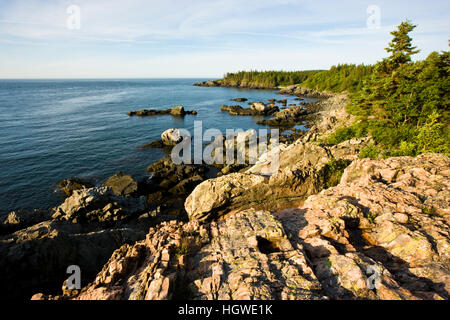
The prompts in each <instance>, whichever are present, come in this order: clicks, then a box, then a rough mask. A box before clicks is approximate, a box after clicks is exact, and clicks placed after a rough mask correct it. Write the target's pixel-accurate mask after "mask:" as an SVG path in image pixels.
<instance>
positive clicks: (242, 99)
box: [231, 98, 248, 102]
mask: <svg viewBox="0 0 450 320" xmlns="http://www.w3.org/2000/svg"><path fill="white" fill-rule="evenodd" d="M231 101H236V102H246V101H248V99H247V98H236V99H231Z"/></svg>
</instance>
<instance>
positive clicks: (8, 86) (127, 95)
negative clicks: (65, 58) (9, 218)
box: [0, 79, 308, 216]
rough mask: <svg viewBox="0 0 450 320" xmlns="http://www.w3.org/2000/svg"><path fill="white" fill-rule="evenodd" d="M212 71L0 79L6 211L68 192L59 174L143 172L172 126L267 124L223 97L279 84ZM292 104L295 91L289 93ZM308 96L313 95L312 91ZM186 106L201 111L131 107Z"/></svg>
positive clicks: (253, 96) (1, 191) (49, 203)
mask: <svg viewBox="0 0 450 320" xmlns="http://www.w3.org/2000/svg"><path fill="white" fill-rule="evenodd" d="M204 80H208V79H139V80H129V79H127V80H121V79H116V80H0V134H1V137H2V139H1V141H0V163H1V170H0V215H2V216H4V215H5V214H7V213H8V212H10V211H12V210H18V209H23V210H26V209H35V208H39V209H47V208H51V207H54V206H56V205H59V204H60V203H61V202H62V201H63V200H64V198H63V195H62V194H61V192H59V191H58V188H57V182H58V181H60V180H61V179H65V178H69V177H84V178H92V179H95V180H96V181H98V183H102V182H103V181H104V180H106V179H107V178H108V177H110V176H111V175H113V174H115V173H116V172H118V171H123V172H126V173H128V174H130V175H132V176H133V177H134V178H136V179H140V178H142V177H144V176H145V175H146V172H145V169H146V167H147V166H148V165H149V164H151V163H153V162H155V161H157V160H159V159H161V158H163V157H164V156H165V153H164V151H163V150H160V149H146V150H142V149H139V147H140V146H142V145H145V144H147V143H149V142H151V141H153V140H156V139H159V138H160V135H161V133H162V132H163V131H165V130H167V129H170V128H185V129H188V130H190V131H191V133H193V127H194V121H202V126H203V130H206V129H209V128H217V129H219V130H221V131H222V132H225V130H226V129H236V128H242V129H244V130H247V129H257V130H258V129H261V128H266V127H265V126H261V125H257V124H256V121H255V120H256V119H255V118H254V117H245V116H237V117H233V116H230V115H229V114H228V113H226V112H221V110H220V106H221V105H223V104H227V105H237V104H240V105H242V106H243V107H248V105H247V102H244V103H238V102H234V101H230V100H231V99H234V98H241V97H245V98H248V99H249V101H264V102H267V100H268V99H272V98H274V99H281V98H282V97H281V96H280V95H277V94H276V91H274V90H251V89H237V88H219V87H214V88H205V87H195V86H193V84H194V83H195V82H198V81H204ZM286 98H287V99H288V104H291V103H296V102H297V101H295V100H294V98H295V97H289V96H287V97H286ZM305 100H306V101H307V100H308V99H305ZM174 106H184V107H185V109H186V110H196V111H197V112H198V115H197V116H193V115H187V116H185V117H184V118H175V117H172V116H170V115H164V116H154V117H143V118H140V117H129V116H128V115H127V113H128V112H129V111H135V110H140V109H168V108H172V107H174Z"/></svg>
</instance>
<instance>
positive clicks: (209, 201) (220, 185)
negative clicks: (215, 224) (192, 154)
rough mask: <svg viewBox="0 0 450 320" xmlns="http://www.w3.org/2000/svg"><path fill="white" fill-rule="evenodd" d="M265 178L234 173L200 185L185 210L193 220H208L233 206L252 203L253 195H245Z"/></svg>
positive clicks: (189, 199) (186, 204)
mask: <svg viewBox="0 0 450 320" xmlns="http://www.w3.org/2000/svg"><path fill="white" fill-rule="evenodd" d="M264 181H265V178H264V177H261V176H257V175H250V174H241V173H232V174H229V175H226V176H222V177H219V178H216V179H210V180H206V181H205V182H203V183H201V184H199V185H198V186H197V187H196V188H195V189H194V191H193V192H192V193H191V194H190V195H189V197H187V199H186V202H185V209H186V212H187V213H188V216H189V219H191V220H194V219H195V220H200V221H204V220H208V219H212V218H215V217H217V216H219V215H220V214H221V213H223V210H225V211H226V210H229V209H230V208H232V206H233V204H236V203H241V202H244V201H247V202H251V200H252V199H251V198H252V197H251V196H252V195H251V194H248V195H247V197H245V199H243V194H245V193H246V191H247V190H248V189H252V188H254V187H255V186H258V185H259V184H262V183H264Z"/></svg>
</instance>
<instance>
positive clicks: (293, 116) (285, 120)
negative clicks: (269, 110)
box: [258, 105, 307, 126]
mask: <svg viewBox="0 0 450 320" xmlns="http://www.w3.org/2000/svg"><path fill="white" fill-rule="evenodd" d="M306 114H307V111H306V110H305V109H304V108H303V107H300V106H296V105H294V106H291V107H289V108H288V109H284V110H281V111H279V112H276V113H275V114H273V117H272V118H270V119H267V120H260V121H258V123H259V124H263V125H269V126H289V125H291V126H292V125H296V124H298V123H300V122H302V121H303V120H304V119H303V117H304V116H305V115H306Z"/></svg>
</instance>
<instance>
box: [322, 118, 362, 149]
mask: <svg viewBox="0 0 450 320" xmlns="http://www.w3.org/2000/svg"><path fill="white" fill-rule="evenodd" d="M366 135H367V122H364V121H358V122H355V123H353V124H352V125H351V126H348V127H341V128H338V129H336V130H335V131H334V132H333V133H332V134H330V135H329V136H328V138H327V141H326V142H327V143H328V144H331V145H337V144H339V143H341V142H344V141H346V140H350V139H353V138H362V137H364V136H366Z"/></svg>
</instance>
